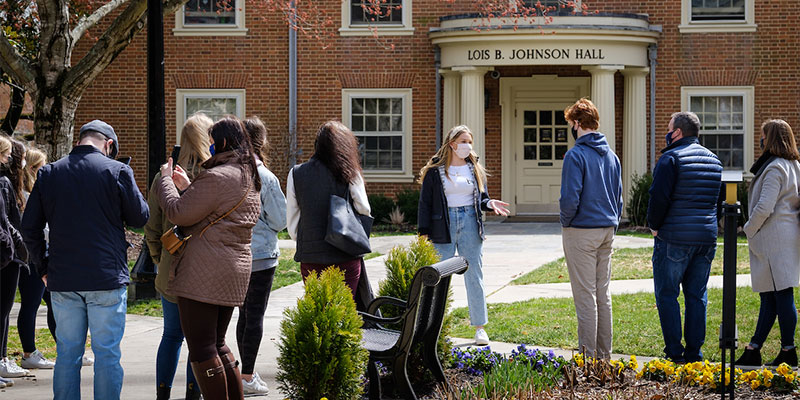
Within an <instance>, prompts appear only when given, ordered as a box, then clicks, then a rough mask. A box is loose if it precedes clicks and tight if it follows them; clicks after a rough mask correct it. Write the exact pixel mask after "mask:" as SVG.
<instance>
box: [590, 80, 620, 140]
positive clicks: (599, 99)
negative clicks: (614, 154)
mask: <svg viewBox="0 0 800 400" xmlns="http://www.w3.org/2000/svg"><path fill="white" fill-rule="evenodd" d="M620 68H622V67H621V66H619V65H596V66H595V65H593V66H584V67H583V69H584V70H586V71H589V73H591V74H592V102H593V103H594V105H595V106H597V111H598V112H599V113H600V127H599V128H598V130H599V131H600V132H601V133H603V134H604V135H606V139H607V140H608V145H609V146H611V149H612V150H614V151H616V150H615V149H616V146H615V136H616V124H615V121H614V73H615V72H617V70H618V69H620Z"/></svg>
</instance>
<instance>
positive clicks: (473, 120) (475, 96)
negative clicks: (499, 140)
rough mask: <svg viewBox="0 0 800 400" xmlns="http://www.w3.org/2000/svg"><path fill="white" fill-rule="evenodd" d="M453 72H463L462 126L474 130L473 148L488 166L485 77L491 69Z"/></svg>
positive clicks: (460, 68)
mask: <svg viewBox="0 0 800 400" xmlns="http://www.w3.org/2000/svg"><path fill="white" fill-rule="evenodd" d="M453 71H459V72H461V124H464V125H466V126H468V127H469V129H470V130H472V133H473V137H472V142H473V144H472V147H473V149H474V150H475V153H476V154H478V156H479V157H480V160H481V162H482V163H483V165H486V131H485V127H484V113H485V110H484V98H483V75H484V74H486V71H489V68H481V67H455V68H453Z"/></svg>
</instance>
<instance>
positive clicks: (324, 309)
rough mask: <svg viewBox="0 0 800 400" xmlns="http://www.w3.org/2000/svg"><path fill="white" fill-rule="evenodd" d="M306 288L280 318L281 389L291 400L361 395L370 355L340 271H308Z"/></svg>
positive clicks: (341, 398) (279, 358)
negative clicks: (364, 343)
mask: <svg viewBox="0 0 800 400" xmlns="http://www.w3.org/2000/svg"><path fill="white" fill-rule="evenodd" d="M305 290H306V293H305V295H304V296H303V297H302V298H301V299H299V300H298V301H297V307H296V308H291V309H287V310H286V311H285V312H284V318H283V320H282V321H281V339H280V343H279V344H278V350H279V351H280V356H278V369H279V372H278V374H277V379H278V382H279V386H280V388H281V390H282V391H283V393H284V394H285V395H286V396H287V398H289V399H319V398H322V397H327V398H328V399H331V400H334V399H336V400H343V399H360V398H361V392H362V386H361V380H362V376H363V374H364V371H365V367H366V364H367V359H368V353H367V351H366V350H364V349H363V348H361V346H360V343H361V324H362V320H361V317H360V316H359V315H358V313H357V312H356V306H355V302H354V301H353V296H352V294H351V292H350V289H349V288H348V287H347V286H346V285H345V283H344V273H343V272H342V271H340V270H339V269H336V268H328V269H326V270H325V271H323V272H322V274H321V275H320V276H319V277H317V274H316V273H313V272H312V273H311V274H310V275H309V276H308V278H307V279H306V283H305Z"/></svg>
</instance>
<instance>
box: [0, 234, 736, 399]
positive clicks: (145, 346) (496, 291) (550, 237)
mask: <svg viewBox="0 0 800 400" xmlns="http://www.w3.org/2000/svg"><path fill="white" fill-rule="evenodd" d="M486 231H487V239H486V241H485V242H484V247H483V253H484V267H483V268H484V279H485V283H486V292H487V293H488V295H487V299H488V301H489V302H490V303H504V302H514V301H520V300H526V299H531V298H536V297H571V296H572V293H571V289H570V287H569V284H568V283H555V284H542V285H523V286H514V285H509V283H510V282H511V281H512V280H513V279H515V278H517V277H518V276H520V275H523V274H525V273H527V272H529V271H531V270H534V269H536V268H538V267H540V266H541V265H543V264H545V263H547V262H550V261H553V260H555V259H558V258H560V257H563V256H564V253H563V250H562V247H561V228H560V226H559V225H558V224H552V223H500V222H495V221H493V222H487V224H486ZM413 238H414V236H390V237H379V238H373V239H372V240H371V242H372V248H373V251H376V252H379V253H381V254H384V256H381V257H377V258H374V259H371V260H367V262H366V266H367V271H368V275H369V278H370V281H371V283H372V285H373V287H374V289H375V291H377V288H378V282H379V281H381V280H382V279H384V278H385V277H386V272H385V268H384V265H383V262H384V260H385V258H386V256H385V254H387V253H388V252H389V250H390V249H391V248H392V247H394V246H397V245H405V244H407V243H409V242H410V241H411V240H412V239H413ZM279 246H280V247H281V248H293V247H294V242H292V241H287V240H281V241H280V243H279ZM648 246H652V240H651V239H643V238H636V237H628V236H618V237H617V238H615V240H614V247H616V248H622V247H648ZM718 278H721V277H712V279H711V282H710V285H711V286H721V279H718ZM738 278H739V279H737V284H738V285H749V275H747V276H739V277H738ZM611 288H612V289H611V290H612V293H614V294H619V293H633V292H639V291H652V290H653V289H652V288H653V286H652V281H651V280H647V279H642V280H630V281H613V282H612V285H611ZM453 291H454V299H453V307H465V306H466V305H467V301H466V290H465V288H464V279H463V278H462V277H460V276H459V277H456V279H454V280H453ZM302 295H303V285H302V283H301V282H298V283H296V284H293V285H289V286H287V287H284V288H281V289H278V290H275V291H273V292H272V294H271V295H270V299H269V307H268V308H267V312H266V315H265V317H264V339H263V341H262V344H261V349H260V351H259V356H258V360H257V364H256V371H258V372H259V374H260V375H261V376H262V378H264V380H266V381H267V383H268V384H269V387H270V388H271V393H270V394H269V395H267V396H260V397H254V398H260V399H282V398H283V397H282V396H281V395H280V393H279V392H278V390H277V389H278V385H277V382H276V381H275V373H276V370H277V361H276V359H277V356H278V349H277V343H278V337H279V333H280V332H279V327H280V320H281V319H282V316H283V311H284V310H285V309H287V308H289V307H294V306H295V305H296V301H297V299H298V298H299V297H301V296H302ZM16 313H17V307H16V306H15V308H14V310H13V311H12V315H11V322H12V324H13V323H15V322H16ZM237 319H238V311H237V312H234V315H233V319H232V321H231V324H230V326H229V328H228V335H227V338H228V339H229V341H228V345H229V346H230V347H231V348H233V350H234V354H236V355H237V358H238V354H239V352H238V348H237V346H236V340H235V337H236V336H235V326H236V321H237ZM37 327H46V319H45V310H44V307H42V308H40V310H39V318H38V320H37ZM161 330H162V321H161V319H160V318H153V317H144V316H138V315H128V317H127V325H126V329H125V335H124V337H123V340H122V364H123V368H124V369H125V382H124V385H123V391H122V398H123V399H152V398H154V395H155V358H156V350H157V348H158V344H159V341H160V337H161ZM454 341H455V343H456V344H457V345H468V344H470V343H471V340H468V339H455V340H454ZM514 347H516V345H513V344H508V343H492V348H493V349H494V350H495V351H501V352H510V350H511V349H513V348H514ZM556 350H557V353H558V354H561V355H564V356H565V357H568V356H570V355H571V352H570V351H568V350H560V349H556ZM186 354H187V350H186V347H185V345H184V349H183V352H182V354H181V356H182V357H181V358H182V361H181V364H180V365H179V366H178V371H177V374H176V377H175V388H174V389H173V399H179V398H182V397H183V387H184V385H185V382H186V375H185V371H186V364H185V362H186ZM33 373H34V374H35V377H30V378H24V379H15V382H16V385H15V386H14V387H12V388H7V389H0V398H9V399H10V398H13V399H25V400H35V399H49V398H52V370H35V371H33ZM81 377H82V382H81V390H82V395H83V398H85V399H90V398H91V393H92V368H91V367H88V368H84V369H83V370H82V372H81ZM9 395H11V396H9ZM6 396H9V397H6Z"/></svg>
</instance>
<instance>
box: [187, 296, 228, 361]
mask: <svg viewBox="0 0 800 400" xmlns="http://www.w3.org/2000/svg"><path fill="white" fill-rule="evenodd" d="M178 312H179V314H180V318H181V329H183V335H184V336H185V337H186V345H187V346H188V347H189V361H191V362H200V361H206V360H210V359H212V358H214V357H216V356H217V355H223V354H227V353H230V352H231V349H230V348H228V346H227V345H226V344H225V331H227V330H228V324H229V323H230V322H231V315H233V307H227V306H218V305H216V304H208V303H203V302H200V301H195V300H190V299H187V298H185V297H178Z"/></svg>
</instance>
